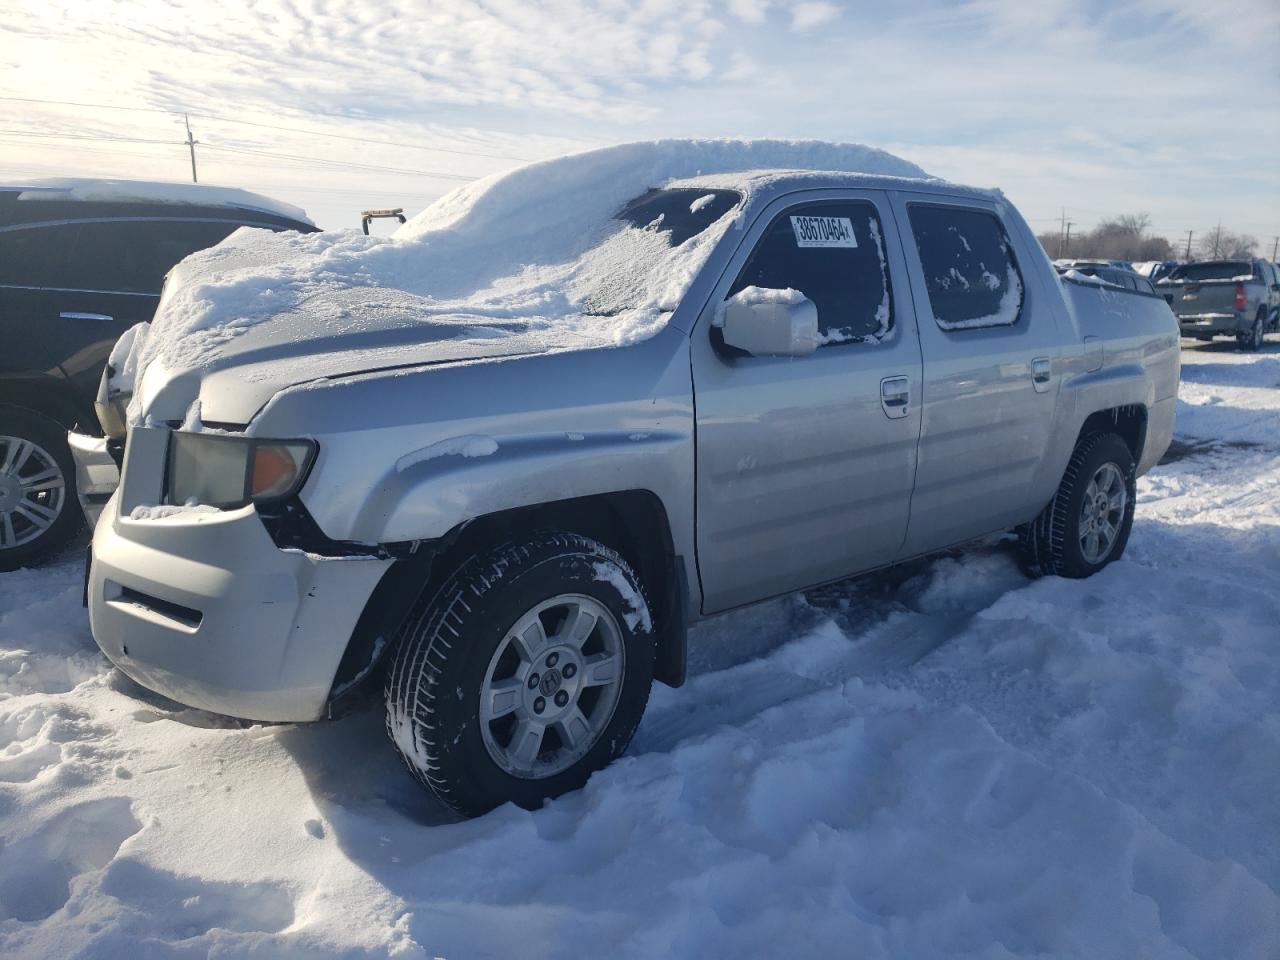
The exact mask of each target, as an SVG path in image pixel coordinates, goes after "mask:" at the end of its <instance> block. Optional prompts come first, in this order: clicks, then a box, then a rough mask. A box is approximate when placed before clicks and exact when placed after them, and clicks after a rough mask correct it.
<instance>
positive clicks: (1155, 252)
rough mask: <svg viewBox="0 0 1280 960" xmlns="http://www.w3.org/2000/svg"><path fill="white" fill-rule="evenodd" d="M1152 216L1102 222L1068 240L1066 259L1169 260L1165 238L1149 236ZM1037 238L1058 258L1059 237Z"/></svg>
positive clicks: (1133, 215) (1128, 216) (1135, 215)
mask: <svg viewBox="0 0 1280 960" xmlns="http://www.w3.org/2000/svg"><path fill="white" fill-rule="evenodd" d="M1150 228H1151V217H1150V216H1148V215H1147V214H1145V213H1129V214H1123V215H1121V216H1118V217H1112V218H1109V219H1106V220H1103V221H1102V222H1101V223H1099V224H1098V225H1097V226H1096V227H1094V228H1093V230H1091V231H1089V232H1088V233H1081V234H1078V235H1077V236H1074V237H1072V238H1071V246H1070V250H1069V251H1068V252H1067V253H1066V254H1065V255H1066V256H1070V257H1075V258H1077V259H1095V260H1169V259H1172V258H1173V247H1172V245H1171V244H1170V243H1169V241H1168V240H1166V239H1165V238H1164V237H1158V236H1155V235H1153V234H1152V233H1150ZM1037 239H1039V241H1040V245H1041V246H1043V247H1044V248H1045V250H1046V251H1048V252H1049V253H1050V254H1051V255H1053V256H1057V255H1058V253H1057V251H1058V248H1059V246H1060V245H1061V242H1062V238H1061V237H1060V236H1058V234H1056V233H1046V234H1043V235H1041V236H1039V237H1038V238H1037Z"/></svg>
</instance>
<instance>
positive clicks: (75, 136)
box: [0, 130, 187, 146]
mask: <svg viewBox="0 0 1280 960" xmlns="http://www.w3.org/2000/svg"><path fill="white" fill-rule="evenodd" d="M0 134H4V135H5V136H9V137H33V138H35V139H39V140H110V141H112V142H114V143H165V144H169V145H171V146H183V145H185V144H186V142H187V141H185V140H153V139H149V138H147V137H113V136H110V135H108V134H101V135H100V134H96V133H40V132H37V131H35V130H0Z"/></svg>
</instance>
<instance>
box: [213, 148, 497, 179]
mask: <svg viewBox="0 0 1280 960" xmlns="http://www.w3.org/2000/svg"><path fill="white" fill-rule="evenodd" d="M201 146H202V147H204V148H205V149H206V150H220V151H222V152H223V153H236V154H242V155H244V156H249V157H267V158H269V159H272V160H291V161H293V162H294V163H304V164H315V165H321V166H327V167H345V168H347V169H350V170H368V171H370V172H373V173H395V174H402V175H405V176H411V177H433V178H436V179H439V180H458V181H461V182H463V183H470V182H471V181H473V180H478V179H479V178H478V177H472V176H466V175H464V174H461V173H444V172H442V171H439V170H410V169H407V168H404V167H383V166H378V165H375V164H370V163H354V162H350V161H347V160H328V159H326V158H324V157H299V156H296V155H294V154H289V153H273V152H271V151H267V150H248V149H246V148H244V147H226V146H223V145H221V144H217V143H202V144H201Z"/></svg>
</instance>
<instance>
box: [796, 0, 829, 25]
mask: <svg viewBox="0 0 1280 960" xmlns="http://www.w3.org/2000/svg"><path fill="white" fill-rule="evenodd" d="M838 16H840V8H839V7H837V6H836V5H835V4H833V3H826V2H825V0H816V2H809V3H797V4H796V5H795V6H794V7H792V8H791V29H792V30H812V29H813V28H814V27H821V26H823V25H824V24H828V23H830V22H831V21H833V20H835V19H836V18H837V17H838Z"/></svg>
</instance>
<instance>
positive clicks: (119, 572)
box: [88, 493, 393, 721]
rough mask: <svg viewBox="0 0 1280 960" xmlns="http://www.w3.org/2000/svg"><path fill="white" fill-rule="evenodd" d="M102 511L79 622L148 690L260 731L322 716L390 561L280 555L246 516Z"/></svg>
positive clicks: (115, 507) (249, 512) (114, 504)
mask: <svg viewBox="0 0 1280 960" xmlns="http://www.w3.org/2000/svg"><path fill="white" fill-rule="evenodd" d="M120 500H121V494H119V493H117V494H116V495H115V496H114V497H112V498H111V500H110V501H109V502H108V504H107V506H106V509H105V511H104V513H103V516H102V519H101V522H99V523H98V525H97V529H96V531H95V533H94V537H93V556H92V561H91V566H90V572H89V584H88V600H89V620H90V625H91V627H92V629H93V637H94V639H95V640H96V641H97V643H98V646H99V647H101V648H102V652H103V653H105V654H106V655H107V657H108V659H110V660H111V662H112V663H114V664H115V665H116V666H117V667H119V668H120V669H121V670H122V671H123V672H124V673H126V674H128V675H129V676H130V677H132V678H133V679H134V680H136V681H137V682H138V683H140V684H142V685H143V686H144V687H147V688H148V689H150V690H154V691H155V692H157V693H160V694H163V695H164V696H166V697H170V698H172V699H174V700H177V701H178V702H179V703H183V704H186V705H188V706H192V707H198V708H200V709H203V710H210V711H213V712H216V713H221V714H226V715H229V716H233V717H242V718H245V719H249V720H261V721H306V720H316V719H319V718H320V717H322V716H323V715H324V712H325V706H326V702H327V700H328V698H329V694H330V689H331V688H332V686H333V681H334V676H335V674H336V672H337V669H338V664H339V663H340V661H341V660H342V655H343V652H344V651H345V650H346V648H347V644H348V641H349V640H350V638H351V635H352V631H353V629H354V627H355V624H356V622H357V620H358V618H359V617H360V614H361V612H362V611H363V610H364V607H365V604H366V602H367V600H368V598H369V596H370V595H371V594H372V592H373V590H374V588H375V587H376V586H377V584H378V581H379V580H380V579H381V578H382V576H383V574H384V573H385V572H386V571H387V569H388V568H389V567H390V566H391V564H392V562H393V561H392V560H390V559H383V558H378V557H372V556H359V557H321V556H317V555H315V554H310V553H306V552H304V551H302V550H293V549H281V548H279V547H278V546H277V545H276V544H275V543H274V542H273V541H272V539H271V537H270V535H269V534H268V533H267V530H266V528H265V527H264V526H263V524H262V520H261V519H260V518H259V516H258V514H257V511H256V510H255V508H254V507H253V506H246V507H242V508H240V509H236V510H224V511H218V512H208V513H178V514H177V515H174V516H170V517H165V518H163V519H139V520H134V519H131V518H130V517H128V516H122V515H121V513H120V508H119V504H120Z"/></svg>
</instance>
